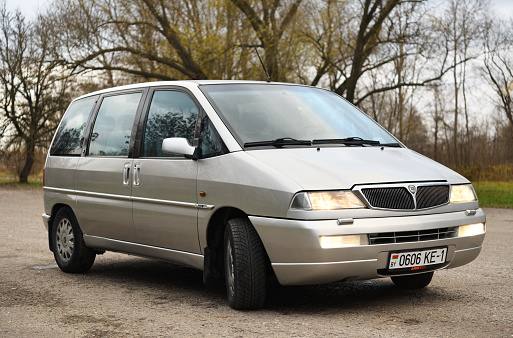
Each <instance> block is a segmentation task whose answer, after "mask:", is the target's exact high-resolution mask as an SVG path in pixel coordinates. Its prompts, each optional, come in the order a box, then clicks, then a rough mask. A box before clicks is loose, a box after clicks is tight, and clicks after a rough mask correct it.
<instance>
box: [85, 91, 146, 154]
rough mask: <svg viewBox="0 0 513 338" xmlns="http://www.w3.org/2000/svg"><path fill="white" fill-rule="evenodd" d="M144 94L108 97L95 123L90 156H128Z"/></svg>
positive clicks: (104, 100) (103, 102)
mask: <svg viewBox="0 0 513 338" xmlns="http://www.w3.org/2000/svg"><path fill="white" fill-rule="evenodd" d="M141 96H142V93H130V94H121V95H115V96H107V97H105V98H104V99H103V101H102V104H101V106H100V110H99V111H98V115H97V117H96V121H95V122H94V128H93V132H92V133H91V142H90V144H89V155H92V156H125V157H126V156H128V150H129V148H130V136H131V134H132V126H133V124H134V118H135V114H136V112H137V107H138V106H139V101H140V100H141Z"/></svg>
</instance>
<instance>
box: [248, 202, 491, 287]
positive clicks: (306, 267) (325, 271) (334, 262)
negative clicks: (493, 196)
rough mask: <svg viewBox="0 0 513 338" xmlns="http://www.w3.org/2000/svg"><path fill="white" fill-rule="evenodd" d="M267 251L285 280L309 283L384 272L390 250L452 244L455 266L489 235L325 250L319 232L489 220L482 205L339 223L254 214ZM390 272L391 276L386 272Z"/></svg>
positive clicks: (375, 230)
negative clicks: (444, 211)
mask: <svg viewBox="0 0 513 338" xmlns="http://www.w3.org/2000/svg"><path fill="white" fill-rule="evenodd" d="M249 218H250V220H251V222H252V224H253V226H254V227H255V229H256V230H257V232H258V234H259V236H260V238H261V239H262V242H263V244H264V247H265V249H266V251H267V254H268V256H269V259H270V260H271V264H272V267H273V270H274V272H275V274H276V277H277V278H278V281H279V282H280V284H282V285H307V284H318V283H329V282H335V281H341V280H366V279H373V278H378V277H384V276H385V275H384V274H380V273H378V270H381V271H383V270H386V268H387V264H388V257H389V253H390V252H391V251H394V252H395V251H402V250H419V249H424V248H435V247H447V248H448V253H447V259H446V264H444V265H443V266H441V267H438V268H454V267H457V266H461V265H464V264H467V263H470V262H471V261H473V260H474V259H475V258H476V257H477V256H478V255H479V252H480V251H481V245H482V243H483V240H484V236H485V234H482V235H477V236H469V237H454V238H446V239H437V240H427V241H419V242H407V243H393V244H375V245H361V246H353V247H345V248H334V249H323V248H321V246H320V243H319V236H327V235H328V236H329V235H353V234H354V235H357V234H374V233H383V232H402V231H413V230H415V231H416V230H428V229H437V228H446V227H456V226H460V225H466V224H472V223H485V222H486V217H485V215H484V212H483V211H482V210H481V209H477V210H476V212H475V214H474V213H468V212H465V211H460V212H451V213H443V214H432V215H421V216H403V217H386V218H364V219H354V220H353V224H346V225H338V224H337V220H323V221H306V220H290V219H276V218H266V217H256V216H250V217H249ZM386 276H388V275H386Z"/></svg>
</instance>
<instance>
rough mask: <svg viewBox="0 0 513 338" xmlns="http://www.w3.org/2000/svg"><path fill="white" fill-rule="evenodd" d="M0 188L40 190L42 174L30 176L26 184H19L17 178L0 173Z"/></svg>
mask: <svg viewBox="0 0 513 338" xmlns="http://www.w3.org/2000/svg"><path fill="white" fill-rule="evenodd" d="M0 187H16V188H42V187H43V174H42V173H41V174H38V175H30V176H29V178H28V183H20V182H19V179H18V177H16V176H13V175H9V174H5V173H0Z"/></svg>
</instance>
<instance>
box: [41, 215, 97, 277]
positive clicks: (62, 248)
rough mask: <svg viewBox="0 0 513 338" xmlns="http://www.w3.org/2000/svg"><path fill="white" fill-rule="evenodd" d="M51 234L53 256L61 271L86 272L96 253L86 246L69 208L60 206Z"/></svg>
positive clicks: (91, 264)
mask: <svg viewBox="0 0 513 338" xmlns="http://www.w3.org/2000/svg"><path fill="white" fill-rule="evenodd" d="M51 236H52V251H53V256H54V257H55V261H56V262H57V265H58V266H59V268H60V269H61V270H62V271H64V272H86V271H87V270H89V269H90V268H91V266H93V263H94V259H95V258H96V253H95V252H94V251H93V250H92V249H90V248H88V247H86V245H85V243H84V239H83V237H82V231H81V230H80V227H79V226H78V222H77V219H76V218H75V215H74V214H73V212H72V211H71V210H69V209H68V208H62V209H60V210H59V211H58V212H57V215H56V216H55V220H54V222H53V226H52V234H51Z"/></svg>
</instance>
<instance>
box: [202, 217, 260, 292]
mask: <svg viewBox="0 0 513 338" xmlns="http://www.w3.org/2000/svg"><path fill="white" fill-rule="evenodd" d="M232 218H247V219H248V220H249V218H248V215H247V214H246V213H245V212H244V211H242V210H240V209H238V208H234V207H223V208H219V209H218V210H216V211H215V212H214V214H213V215H212V216H211V217H210V220H209V221H208V224H207V231H206V239H207V246H206V247H205V248H203V254H204V264H203V282H204V283H205V285H207V286H209V285H212V284H213V283H215V282H214V281H215V280H221V279H222V278H223V276H224V261H223V250H224V248H223V242H224V230H225V227H226V223H227V222H228V220H230V219H232ZM250 223H251V221H250ZM266 256H267V252H266ZM267 260H268V261H269V258H268V257H267Z"/></svg>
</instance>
